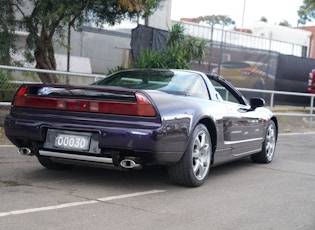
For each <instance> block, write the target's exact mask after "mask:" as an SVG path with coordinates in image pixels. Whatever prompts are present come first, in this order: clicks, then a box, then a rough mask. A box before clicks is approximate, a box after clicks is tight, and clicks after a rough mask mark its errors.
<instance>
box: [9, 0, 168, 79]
mask: <svg viewBox="0 0 315 230" xmlns="http://www.w3.org/2000/svg"><path fill="white" fill-rule="evenodd" d="M4 1H7V0H4ZM163 1H164V0H41V1H38V0H28V1H23V0H9V2H10V4H11V7H13V8H14V9H15V10H16V11H17V12H18V14H17V16H16V17H15V20H16V23H18V24H19V25H20V26H21V28H23V29H24V30H26V31H27V32H28V36H27V39H26V52H25V56H26V58H27V60H28V61H35V62H36V68H38V69H48V70H55V69H56V60H55V56H54V54H55V52H54V45H53V39H54V38H56V37H58V38H61V41H62V38H63V37H64V34H65V30H66V29H67V28H68V26H69V27H72V28H75V29H80V28H81V27H82V25H83V22H84V21H88V20H92V21H94V22H96V23H99V24H103V23H107V24H110V25H114V24H115V23H120V22H121V21H122V20H123V19H126V18H129V19H134V18H139V17H140V16H148V15H150V14H151V13H152V12H153V11H154V10H156V9H157V8H158V7H159V6H160V5H161V3H162V2H163ZM16 29H17V28H16ZM39 77H40V79H41V80H42V82H47V83H57V82H58V78H57V77H56V75H55V74H45V73H39Z"/></svg>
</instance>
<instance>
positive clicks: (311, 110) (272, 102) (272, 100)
mask: <svg viewBox="0 0 315 230" xmlns="http://www.w3.org/2000/svg"><path fill="white" fill-rule="evenodd" d="M1 69H2V70H11V71H24V72H35V73H39V72H41V73H54V74H57V75H63V76H72V77H78V76H79V77H85V78H91V80H92V81H96V80H98V79H100V78H103V77H104V75H98V74H84V73H72V72H63V71H53V70H41V69H31V68H23V67H12V66H3V65H0V70H1ZM24 82H25V81H21V82H20V83H24ZM238 90H239V91H242V92H243V91H244V92H256V93H263V94H269V95H270V110H271V111H273V109H274V105H275V95H287V96H297V97H307V98H309V99H310V104H309V113H289V112H288V113H278V112H275V114H276V115H279V116H305V117H309V124H310V128H312V121H313V117H315V114H314V98H315V94H308V93H295V92H285V91H272V90H258V89H248V88H238ZM10 104H11V103H10V102H0V106H1V105H10Z"/></svg>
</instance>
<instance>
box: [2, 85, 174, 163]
mask: <svg viewBox="0 0 315 230" xmlns="http://www.w3.org/2000/svg"><path fill="white" fill-rule="evenodd" d="M5 132H6V136H7V137H8V139H9V140H10V141H11V142H12V143H14V144H15V145H16V146H17V147H18V148H19V152H20V153H22V154H26V155H37V156H46V157H50V158H52V159H55V160H58V161H65V162H69V161H71V162H72V161H73V162H77V163H91V164H94V163H96V164H103V165H110V166H115V167H120V166H122V167H125V168H133V167H138V166H141V165H142V164H164V163H165V164H166V163H170V162H173V161H174V162H175V161H177V160H178V158H179V157H180V153H178V152H177V153H176V150H175V149H172V148H166V146H165V144H161V143H163V142H161V141H160V140H161V139H163V125H162V121H161V116H160V114H159V111H158V109H157V107H156V105H155V104H154V102H153V101H152V98H150V97H149V96H148V95H147V93H146V92H145V91H141V90H132V89H122V88H118V87H110V88H106V87H97V86H81V87H78V86H68V85H60V86H56V85H42V84H38V85H35V84H34V85H23V86H21V87H20V88H19V90H18V91H17V93H16V95H15V97H14V99H13V102H12V108H11V112H10V115H9V116H7V117H6V120H5ZM173 152H174V154H172V153H173Z"/></svg>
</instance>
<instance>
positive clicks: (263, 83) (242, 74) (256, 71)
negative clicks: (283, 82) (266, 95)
mask: <svg viewBox="0 0 315 230" xmlns="http://www.w3.org/2000/svg"><path fill="white" fill-rule="evenodd" d="M219 71H220V72H219ZM212 73H213V74H219V75H221V76H222V77H224V78H225V79H226V80H228V81H229V82H231V83H232V84H233V85H234V86H235V87H241V88H251V89H266V90H273V89H274V81H275V75H276V69H275V68H274V67H272V66H270V65H267V64H265V63H261V62H252V61H240V62H236V61H231V62H225V63H222V64H221V65H220V70H219V68H214V69H213V70H212Z"/></svg>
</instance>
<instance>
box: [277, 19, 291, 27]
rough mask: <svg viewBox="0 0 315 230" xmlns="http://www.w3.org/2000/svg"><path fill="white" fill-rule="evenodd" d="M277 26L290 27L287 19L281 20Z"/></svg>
mask: <svg viewBox="0 0 315 230" xmlns="http://www.w3.org/2000/svg"><path fill="white" fill-rule="evenodd" d="M279 26H285V27H291V25H290V23H289V22H288V21H287V20H282V21H281V22H280V23H279Z"/></svg>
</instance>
